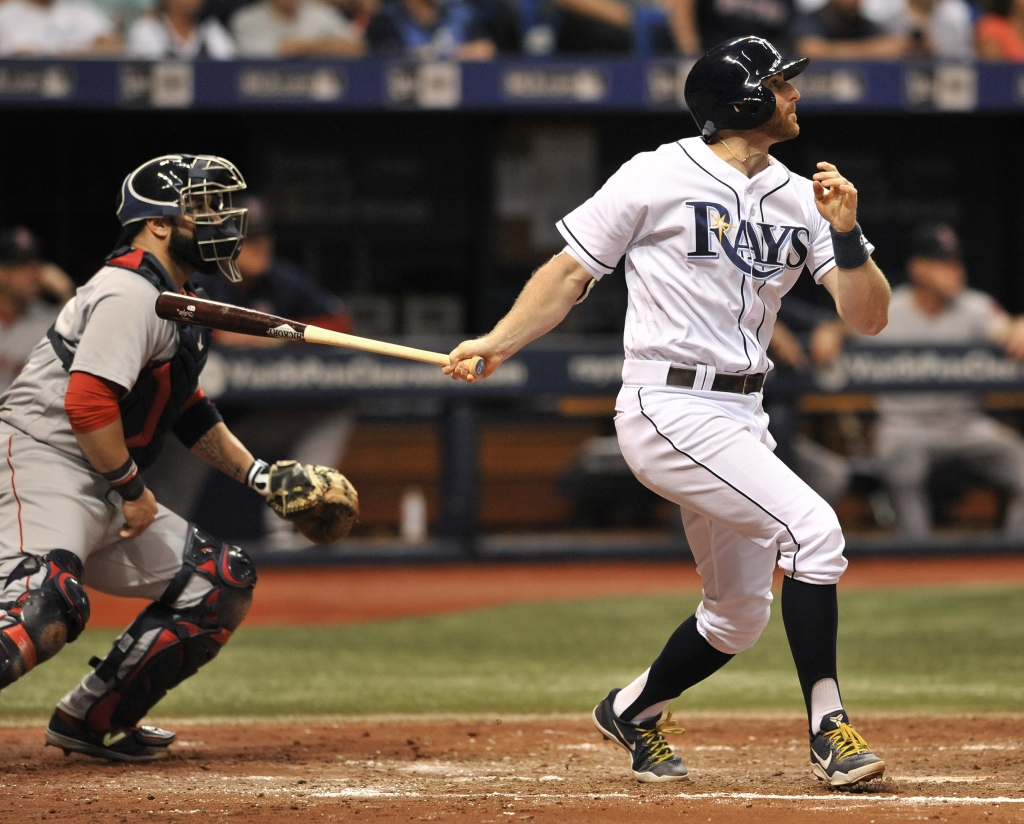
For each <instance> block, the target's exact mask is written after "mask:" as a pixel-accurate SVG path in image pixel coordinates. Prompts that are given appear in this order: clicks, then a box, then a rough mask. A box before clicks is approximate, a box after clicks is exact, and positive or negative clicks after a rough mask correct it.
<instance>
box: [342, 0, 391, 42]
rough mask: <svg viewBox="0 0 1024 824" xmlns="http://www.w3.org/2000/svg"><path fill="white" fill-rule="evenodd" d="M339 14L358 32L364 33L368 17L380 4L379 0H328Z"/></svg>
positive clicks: (368, 21) (368, 23)
mask: <svg viewBox="0 0 1024 824" xmlns="http://www.w3.org/2000/svg"><path fill="white" fill-rule="evenodd" d="M329 2H330V4H331V5H332V6H334V8H336V9H337V10H338V11H339V12H341V16H342V17H344V18H345V19H346V20H347V21H348V22H349V23H351V24H352V26H353V27H354V28H355V29H356V30H357V31H359V32H362V33H363V34H366V27H367V26H369V25H370V18H371V17H373V15H374V14H375V13H376V11H377V9H378V7H379V6H380V2H379V0H329Z"/></svg>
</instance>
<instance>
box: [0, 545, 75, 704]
mask: <svg viewBox="0 0 1024 824" xmlns="http://www.w3.org/2000/svg"><path fill="white" fill-rule="evenodd" d="M81 580H82V562H81V560H80V559H79V558H78V556H77V555H75V554H74V553H72V552H68V551H67V550H65V549H55V550H53V551H51V552H48V553H47V554H46V555H43V556H39V555H26V556H25V558H24V560H23V561H22V562H21V563H20V564H18V566H17V567H15V569H14V571H13V572H12V573H11V574H10V575H9V576H8V577H7V580H6V581H5V582H4V584H3V588H2V590H0V591H4V592H5V594H7V593H10V590H11V588H12V585H14V586H15V587H17V586H18V585H19V584H22V583H23V585H24V591H22V592H21V593H20V594H19V595H18V596H17V597H16V598H15V599H13V600H10V601H7V602H6V603H0V689H2V688H4V687H6V686H7V685H9V684H13V683H14V682H15V681H17V680H18V679H19V678H21V676H22V675H24V674H25V673H26V672H28V671H29V670H30V669H32V668H33V667H34V666H35V665H36V664H41V663H42V662H43V661H46V660H49V659H50V658H53V656H54V655H56V654H57V653H58V652H60V650H61V649H62V648H63V646H64V645H65V644H70V643H71V642H72V641H74V640H75V639H76V638H77V637H78V636H79V635H80V634H81V632H82V630H83V629H84V628H85V624H86V622H87V621H88V620H89V596H88V595H86V593H85V589H83V587H82V584H81Z"/></svg>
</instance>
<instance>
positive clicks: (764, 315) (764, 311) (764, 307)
mask: <svg viewBox="0 0 1024 824" xmlns="http://www.w3.org/2000/svg"><path fill="white" fill-rule="evenodd" d="M767 282H768V281H766V280H762V281H761V285H760V286H758V287H757V299H758V300H759V301H761V322H760V323H759V324H757V333H756V335H755V336H756V337H757V342H758V343H760V342H761V327H762V326H764V321H765V318H767V317H768V306H767V305H766V304H765V302H764V298H763V297H761V290H762V289H764V285H765V284H766V283H767Z"/></svg>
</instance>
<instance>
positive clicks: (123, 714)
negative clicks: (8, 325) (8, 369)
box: [0, 155, 358, 762]
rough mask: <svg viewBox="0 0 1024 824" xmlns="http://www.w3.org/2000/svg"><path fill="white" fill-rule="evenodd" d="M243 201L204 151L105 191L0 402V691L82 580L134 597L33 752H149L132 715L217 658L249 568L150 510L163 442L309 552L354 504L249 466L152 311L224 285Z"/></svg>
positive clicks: (249, 588)
mask: <svg viewBox="0 0 1024 824" xmlns="http://www.w3.org/2000/svg"><path fill="white" fill-rule="evenodd" d="M243 189H245V181H244V180H243V178H242V175H241V173H240V172H239V171H238V169H237V168H235V166H234V165H233V164H232V163H230V162H229V161H227V160H224V159H223V158H220V157H213V156H207V155H167V156H164V157H158V158H156V159H154V160H151V161H149V162H148V163H144V164H143V165H142V166H140V167H139V168H137V169H136V170H135V171H133V172H132V173H131V174H129V175H128V176H127V177H126V178H125V180H124V183H123V184H122V187H121V193H120V198H119V202H118V209H117V216H118V218H119V220H120V222H121V225H122V227H123V229H122V233H121V236H120V238H119V240H118V242H117V245H116V248H115V250H114V251H113V253H112V254H111V255H110V256H109V257H108V258H107V261H106V265H104V266H103V268H101V269H100V270H99V271H98V272H97V273H96V274H95V275H93V277H92V278H91V279H90V280H89V282H88V283H86V284H85V285H84V286H83V287H81V288H80V289H79V290H78V292H77V294H76V295H75V297H74V298H73V299H72V300H71V301H70V302H69V303H68V304H67V305H66V306H65V307H64V309H63V310H62V311H61V313H60V315H59V316H58V317H57V320H56V321H55V322H54V324H53V325H52V326H51V327H50V329H49V331H48V332H47V335H46V337H44V338H43V339H42V340H40V342H39V343H38V344H37V345H36V347H35V349H34V350H33V351H32V354H31V356H30V357H29V360H28V362H27V363H26V365H25V368H24V369H23V370H22V372H21V374H20V376H19V377H18V378H17V379H16V380H15V381H14V383H13V384H12V385H11V387H10V388H9V389H8V390H7V392H6V393H4V394H3V396H0V448H2V449H3V451H4V458H5V460H4V466H3V471H2V472H0V689H2V688H3V687H6V686H7V685H8V684H11V683H13V682H14V681H16V680H17V679H18V678H20V677H21V676H22V675H24V674H25V673H26V672H28V671H29V670H31V669H32V668H33V667H35V666H36V665H37V664H40V663H42V662H43V661H46V660H48V659H49V658H52V657H53V656H54V655H56V654H57V653H58V652H60V650H61V648H62V647H63V646H64V645H65V644H67V643H71V642H72V641H74V640H75V639H76V638H77V637H78V635H79V634H80V633H81V631H82V629H83V628H84V627H85V625H86V623H87V621H88V620H89V598H88V595H87V593H86V591H85V589H84V588H83V584H89V585H90V586H92V587H95V588H96V589H98V590H100V591H102V592H106V593H109V594H111V595H120V596H125V597H142V598H146V599H149V600H150V601H151V603H150V604H149V605H148V606H147V607H146V608H145V609H144V610H143V611H142V613H141V614H140V615H139V616H138V617H137V618H136V619H135V621H134V622H133V623H132V624H131V625H130V626H129V627H128V629H127V630H125V632H124V633H123V634H122V635H121V636H120V637H119V638H118V639H117V641H115V643H114V646H113V648H112V649H111V651H110V653H109V654H108V655H107V656H106V658H104V659H102V660H100V659H98V658H95V659H93V660H92V662H91V664H92V666H93V667H94V669H93V670H92V672H90V673H89V674H88V675H86V676H85V678H83V679H82V681H81V683H80V684H79V685H78V686H77V687H75V689H73V690H72V691H71V692H70V693H68V694H67V695H66V696H64V698H62V699H61V701H60V703H59V704H58V705H57V708H56V711H55V712H54V714H53V717H52V718H51V719H50V723H49V726H48V727H47V730H46V743H47V744H50V745H52V746H56V747H60V748H61V749H63V750H64V752H65V753H70V752H79V753H84V754H86V755H91V756H97V757H100V758H107V759H110V760H114V761H129V762H134V761H153V760H156V759H160V758H164V757H165V756H166V755H167V754H168V746H169V745H170V744H171V743H172V742H173V741H174V738H175V736H174V733H172V732H168V731H166V730H161V729H158V728H155V727H149V726H141V725H140V721H141V720H142V719H143V717H144V716H145V715H146V714H147V713H148V712H149V710H150V709H151V708H152V707H153V706H154V705H155V704H156V703H157V702H158V701H159V700H160V699H161V698H163V696H164V695H165V694H166V693H167V691H168V690H169V689H171V688H172V687H174V686H176V685H177V684H179V683H181V682H182V681H183V680H184V679H186V678H188V677H189V676H190V675H193V674H195V672H196V671H197V670H198V669H199V667H201V666H202V665H203V664H205V663H207V662H208V661H209V660H210V659H212V658H213V657H214V656H215V655H217V653H218V652H219V651H220V648H221V647H222V646H223V645H224V644H225V643H226V642H227V641H228V639H229V638H230V637H231V634H232V633H233V632H234V631H235V629H236V628H237V627H238V626H239V624H241V622H242V621H243V619H244V618H245V616H246V613H247V612H248V610H249V604H250V603H251V601H252V593H253V587H254V586H255V584H256V570H255V569H254V567H253V563H252V561H251V559H250V558H249V557H248V556H247V555H246V554H245V552H243V551H242V550H241V549H239V548H238V547H234V546H229V545H227V544H225V543H223V542H221V541H218V540H217V539H216V538H214V537H213V536H212V535H209V534H207V533H206V532H204V531H203V530H202V529H200V528H199V527H197V526H195V525H194V524H191V523H188V522H187V521H185V520H184V519H182V518H180V517H179V516H178V515H176V514H174V513H173V512H171V511H170V510H168V509H167V508H166V507H164V506H162V505H160V504H158V503H157V501H156V499H155V498H154V496H153V493H152V492H151V491H150V490H148V489H147V488H146V485H145V483H144V481H143V478H142V474H141V473H142V471H143V470H144V469H146V467H148V466H150V465H151V464H152V463H153V461H154V460H155V459H156V457H157V455H158V454H159V452H160V449H161V447H162V446H163V444H164V441H165V439H166V437H167V436H168V435H169V434H173V435H174V436H175V437H177V438H178V439H179V440H180V441H181V442H182V443H183V444H185V446H187V447H189V448H190V449H191V450H192V451H193V452H194V453H195V454H196V455H198V456H199V457H201V458H202V459H203V460H205V461H206V462H207V463H209V464H210V465H211V466H214V467H216V468H217V469H219V470H221V471H222V472H224V473H226V474H227V475H229V476H231V477H232V478H234V479H235V480H238V481H240V482H242V483H246V484H248V485H249V486H250V487H252V488H253V489H255V490H256V491H257V492H259V493H260V494H262V495H264V496H265V497H266V498H267V502H268V504H269V505H270V506H271V507H272V508H273V509H274V511H275V512H277V513H278V514H279V515H281V516H282V517H285V518H288V519H290V520H292V521H294V522H295V524H296V526H297V528H298V529H299V530H300V531H301V532H302V533H303V534H304V535H306V537H308V538H309V539H310V540H313V541H317V542H321V543H323V542H327V541H333V540H337V539H338V538H340V537H342V536H343V535H345V534H346V533H347V532H348V530H349V529H350V528H351V526H352V523H353V522H354V521H355V519H356V517H357V516H358V500H357V498H356V493H355V490H354V489H353V488H352V486H351V485H350V484H349V483H348V481H347V480H345V478H344V477H343V476H341V475H340V474H339V473H338V472H336V471H335V470H333V469H330V468H328V467H322V466H313V467H307V466H301V465H299V464H297V463H295V462H294V461H281V462H279V463H277V464H274V465H273V466H268V465H267V463H266V462H264V461H260V460H256V459H254V458H253V456H252V455H251V454H250V453H249V450H247V449H246V448H245V446H243V445H242V443H241V442H240V441H239V440H238V439H237V438H236V437H235V436H234V435H233V434H232V433H231V432H230V431H229V430H228V428H227V427H226V426H225V425H224V422H223V420H222V419H221V416H220V414H219V413H218V411H217V408H216V407H215V406H214V404H213V403H212V402H211V401H210V399H209V398H207V397H206V396H205V395H204V394H203V390H202V389H201V388H200V386H199V376H200V373H201V372H202V370H203V366H204V364H205V362H206V355H207V351H208V349H209V341H210V339H209V331H208V330H206V329H203V328H201V327H198V326H191V325H187V324H178V323H174V322H171V321H166V320H162V319H160V318H159V317H157V315H156V313H155V311H154V305H155V301H156V298H157V295H158V294H159V293H160V292H163V291H171V292H180V293H184V294H189V295H196V294H199V293H200V292H201V290H199V289H198V288H197V287H196V286H194V285H193V284H192V282H191V280H190V278H191V277H192V276H193V274H194V273H195V272H200V273H202V274H215V273H217V272H220V273H221V274H223V275H225V276H226V277H227V278H229V279H231V280H235V279H237V278H238V271H237V269H236V267H235V264H234V260H235V258H236V257H237V255H238V251H239V249H240V247H241V244H242V242H243V240H244V238H245V229H246V218H247V214H246V210H245V209H244V208H239V207H237V206H235V205H233V202H232V198H233V196H234V195H235V194H237V193H238V192H239V191H242V190H243Z"/></svg>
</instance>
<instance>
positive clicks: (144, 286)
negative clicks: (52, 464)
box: [0, 266, 178, 458]
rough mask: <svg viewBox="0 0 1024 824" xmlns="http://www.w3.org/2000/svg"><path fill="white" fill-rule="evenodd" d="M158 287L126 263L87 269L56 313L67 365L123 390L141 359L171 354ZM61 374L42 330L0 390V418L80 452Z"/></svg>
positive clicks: (174, 341)
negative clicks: (18, 368)
mask: <svg viewBox="0 0 1024 824" xmlns="http://www.w3.org/2000/svg"><path fill="white" fill-rule="evenodd" d="M158 294H159V292H158V290H157V288H156V287H155V286H153V285H152V284H151V283H149V281H147V280H146V279H145V278H143V277H140V276H139V275H137V274H135V273H134V272H130V271H128V270H126V269H119V268H117V267H114V266H105V267H103V268H102V269H100V270H99V272H97V273H96V274H95V275H93V277H92V278H91V279H90V280H89V282H88V283H86V284H85V285H84V286H82V287H81V288H79V289H78V292H77V293H76V294H75V297H73V298H72V299H71V300H70V301H68V303H67V304H66V305H65V307H64V309H63V310H61V312H60V315H59V316H58V317H57V323H56V328H57V333H58V334H59V335H60V336H61V337H62V338H64V340H65V341H66V342H67V345H68V348H69V349H70V350H71V351H72V352H73V353H74V356H75V360H74V363H73V364H72V365H71V371H72V372H88V373H89V374H91V375H96V376H97V377H100V378H106V379H107V380H110V381H113V382H114V383H116V384H118V385H119V386H122V387H124V390H125V394H127V392H129V391H130V390H131V389H132V387H133V386H134V385H135V381H136V380H137V379H138V376H139V373H140V372H141V371H142V369H143V367H145V366H146V364H147V363H149V362H150V361H164V360H167V359H168V358H170V357H172V356H173V355H174V353H175V352H176V351H177V348H178V333H177V329H176V328H175V326H174V324H173V323H171V322H170V321H166V320H162V319H161V318H159V317H157V315H156V312H155V311H154V304H155V303H156V298H157V295H158ZM68 377H69V376H68V373H67V372H65V371H64V368H63V367H62V366H61V363H60V360H59V359H58V358H57V354H56V352H54V350H53V346H52V345H51V344H50V341H49V340H48V339H47V338H46V337H45V336H44V337H43V339H42V340H41V341H39V343H37V344H36V346H35V348H34V349H33V350H32V353H31V355H30V356H29V359H28V362H27V363H26V364H25V368H24V369H22V371H21V374H20V375H19V376H18V377H17V379H16V380H15V381H14V383H12V384H11V386H10V387H9V388H8V390H7V391H6V392H5V393H4V394H3V395H2V396H0V420H2V421H4V422H5V423H7V424H9V425H11V426H13V427H14V428H15V429H18V430H20V431H22V432H24V433H25V434H26V435H30V436H31V437H33V438H35V439H36V440H37V441H40V442H42V443H46V444H49V445H50V446H52V447H54V448H56V449H59V450H61V451H62V452H66V453H68V454H69V455H72V456H74V457H77V458H83V457H84V456H83V455H82V451H81V450H80V449H79V447H78V442H77V441H76V440H75V436H74V433H73V432H72V431H71V424H70V423H69V422H68V416H67V413H66V412H65V411H64V394H65V392H66V391H67V388H68ZM122 397H123V396H122Z"/></svg>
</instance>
